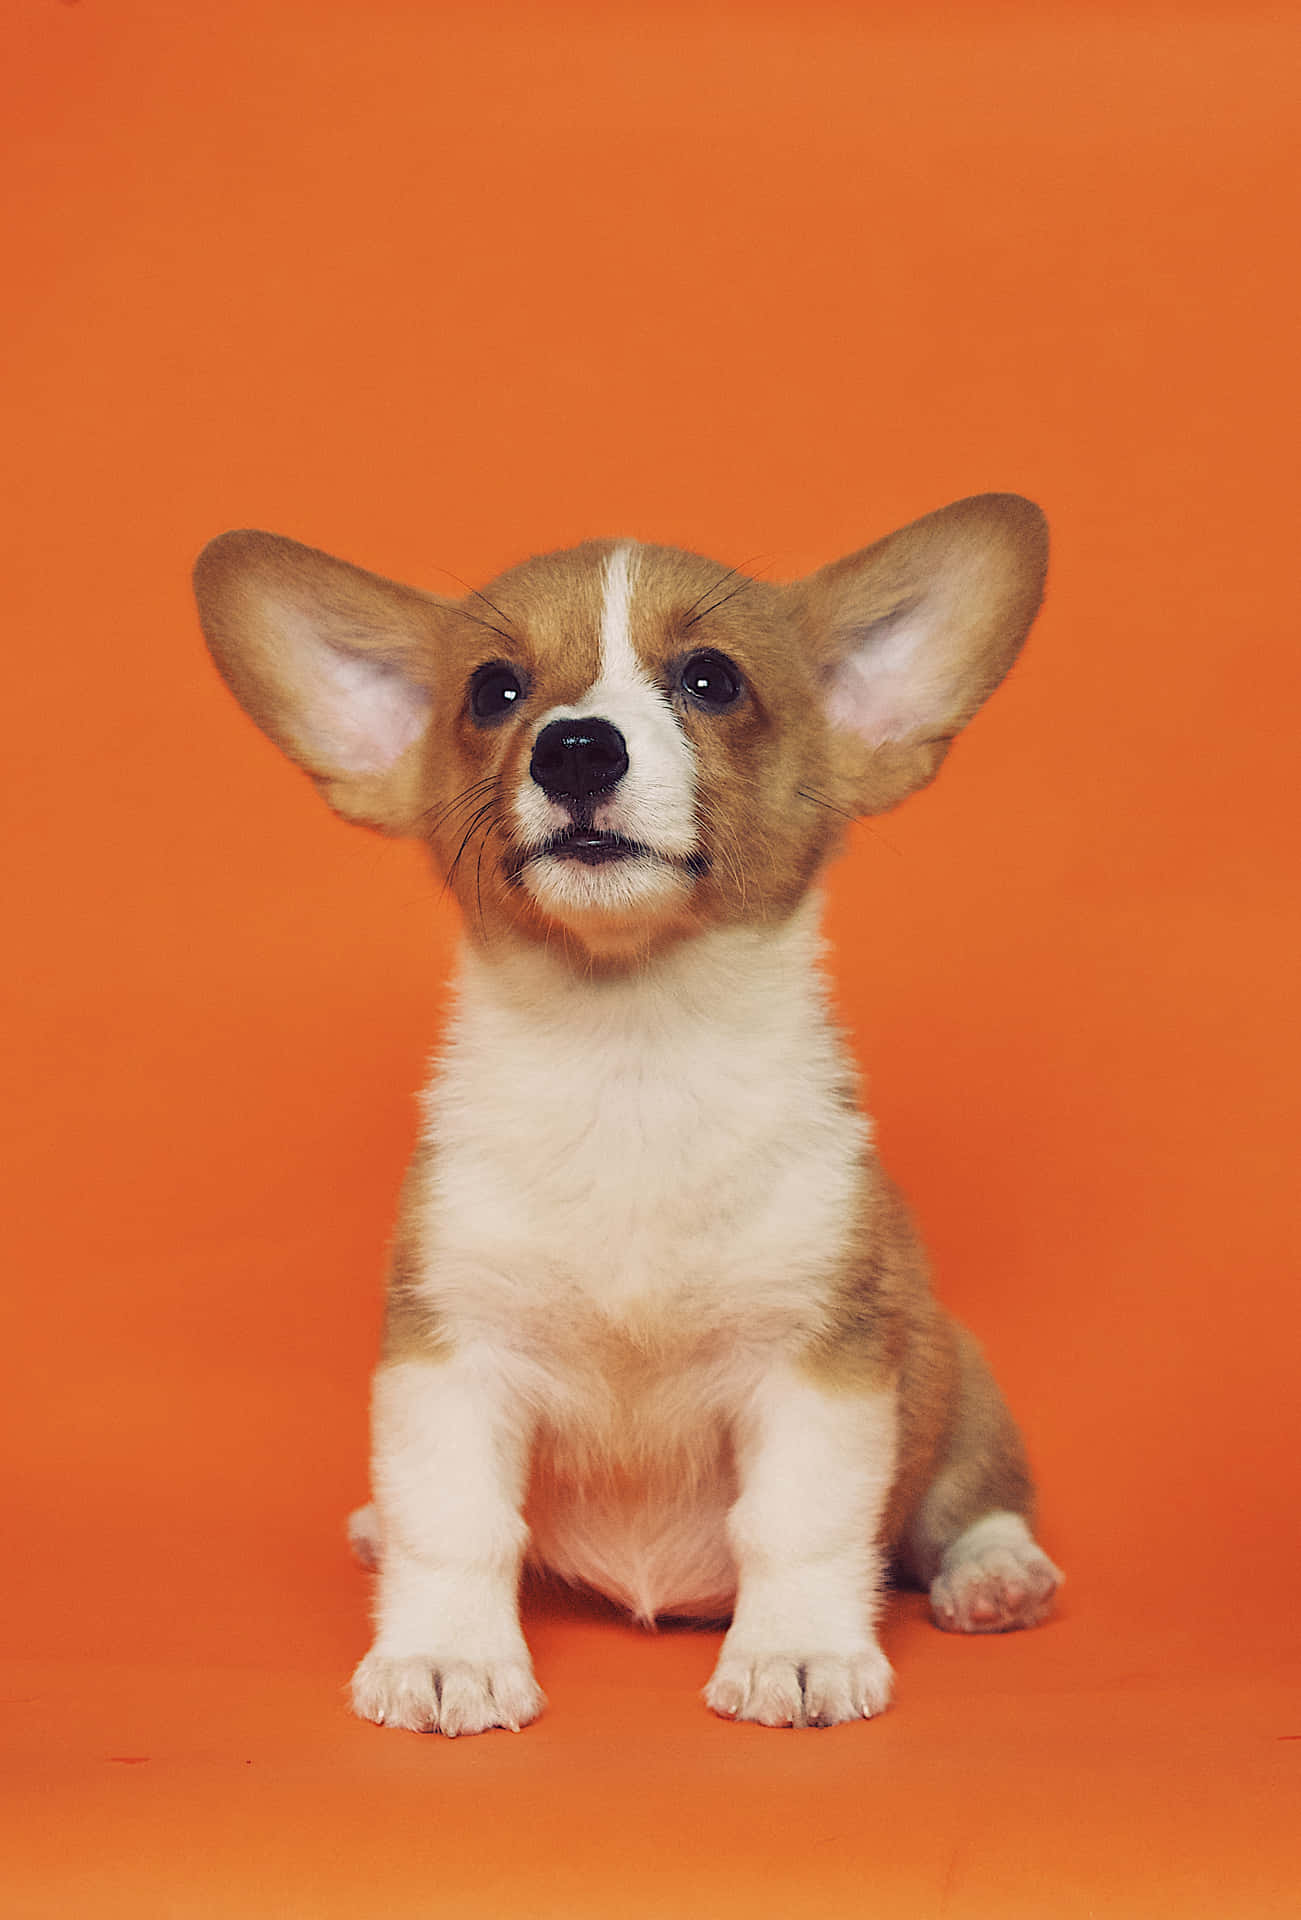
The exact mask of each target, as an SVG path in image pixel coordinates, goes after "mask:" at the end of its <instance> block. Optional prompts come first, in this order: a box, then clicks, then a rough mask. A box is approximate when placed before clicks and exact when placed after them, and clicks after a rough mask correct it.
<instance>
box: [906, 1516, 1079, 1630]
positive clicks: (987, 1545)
mask: <svg viewBox="0 0 1301 1920" xmlns="http://www.w3.org/2000/svg"><path fill="white" fill-rule="evenodd" d="M1061 1583H1062V1575H1061V1573H1060V1571H1059V1570H1058V1569H1057V1568H1056V1567H1055V1566H1054V1565H1053V1563H1052V1561H1051V1560H1050V1559H1049V1558H1048V1555H1047V1554H1046V1553H1045V1552H1044V1550H1043V1548H1042V1547H1041V1546H1039V1545H1038V1543H1037V1542H1036V1540H1035V1538H1034V1535H1033V1534H1032V1533H1031V1532H1030V1529H1029V1527H1027V1525H1026V1523H1025V1521H1024V1520H1023V1519H1022V1518H1021V1516H1020V1514H1019V1513H987V1514H986V1515H985V1516H984V1518H983V1519H981V1520H977V1521H976V1522H975V1524H974V1526H970V1527H968V1528H967V1529H966V1531H965V1532H964V1533H960V1534H959V1535H958V1537H957V1539H956V1540H955V1541H954V1542H953V1545H952V1546H951V1547H949V1548H948V1550H947V1551H946V1553H945V1555H944V1558H943V1560H942V1561H941V1562H940V1570H939V1572H938V1573H937V1574H936V1576H935V1578H934V1580H932V1582H931V1611H932V1613H933V1614H934V1616H935V1624H936V1626H937V1627H943V1628H944V1629H945V1631H946V1632H947V1633H1010V1632H1012V1631H1013V1629H1014V1628H1016V1627H1037V1626H1038V1625H1039V1623H1040V1621H1041V1620H1044V1619H1046V1618H1047V1616H1048V1614H1049V1613H1050V1612H1051V1611H1052V1604H1053V1595H1054V1594H1055V1593H1056V1591H1057V1589H1058V1587H1059V1586H1060V1585H1061Z"/></svg>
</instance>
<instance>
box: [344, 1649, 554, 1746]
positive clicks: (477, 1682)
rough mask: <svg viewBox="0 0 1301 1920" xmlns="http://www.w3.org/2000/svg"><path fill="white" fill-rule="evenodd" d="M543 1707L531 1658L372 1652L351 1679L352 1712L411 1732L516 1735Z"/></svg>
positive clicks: (450, 1734) (380, 1723) (360, 1716)
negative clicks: (497, 1730) (499, 1730)
mask: <svg viewBox="0 0 1301 1920" xmlns="http://www.w3.org/2000/svg"><path fill="white" fill-rule="evenodd" d="M544 1705H545V1696H544V1695H543V1693H542V1690H541V1688H540V1687H539V1686H538V1683H537V1681H536V1680H535V1679H534V1678H533V1673H532V1669H531V1668H530V1667H529V1664H528V1661H527V1659H525V1660H509V1659H507V1660H452V1659H441V1658H438V1657H437V1656H435V1655H433V1654H415V1655H410V1656H407V1657H406V1658H394V1657H393V1656H391V1655H386V1654H381V1653H377V1652H375V1651H374V1650H373V1649H372V1651H371V1652H370V1653H368V1654H367V1655H366V1658H365V1659H364V1660H363V1661H362V1662H361V1665H360V1666H359V1667H358V1668H357V1671H356V1672H355V1673H354V1674H353V1676H352V1710H353V1712H354V1713H355V1714H357V1715H358V1716H359V1718H360V1719H362V1720H374V1721H375V1722H376V1723H377V1724H378V1725H379V1726H382V1727H406V1728H408V1729H409V1730H410V1731H411V1732H412V1733H445V1734H447V1735H449V1736H450V1737H455V1735H457V1734H461V1733H485V1732H486V1731H487V1730H488V1728H489V1727H508V1728H509V1729H510V1731H511V1732H512V1733H518V1732H519V1730H520V1728H521V1727H524V1726H527V1725H528V1723H529V1721H530V1720H536V1719H537V1717H538V1715H539V1714H540V1713H541V1711H542V1708H543V1706H544Z"/></svg>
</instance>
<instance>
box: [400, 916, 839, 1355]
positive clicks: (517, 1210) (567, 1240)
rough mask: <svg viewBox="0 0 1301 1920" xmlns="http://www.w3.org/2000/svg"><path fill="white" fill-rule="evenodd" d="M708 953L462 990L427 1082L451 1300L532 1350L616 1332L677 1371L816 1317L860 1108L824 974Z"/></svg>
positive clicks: (437, 1236) (434, 1248)
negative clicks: (729, 1343)
mask: <svg viewBox="0 0 1301 1920" xmlns="http://www.w3.org/2000/svg"><path fill="white" fill-rule="evenodd" d="M722 957H725V958H729V959H732V960H733V961H735V959H736V957H737V956H735V955H727V956H722ZM752 957H753V956H752ZM719 958H720V956H718V955H717V954H712V955H705V956H698V955H689V956H687V957H686V961H685V963H684V962H682V961H679V963H678V964H677V965H676V966H670V967H665V968H661V969H660V970H658V971H657V972H656V973H655V974H653V975H652V976H650V977H649V978H638V979H636V980H633V981H628V982H621V983H619V984H618V985H617V986H616V987H615V988H613V989H611V988H610V987H608V986H606V987H595V986H591V985H586V986H585V985H583V984H579V985H577V986H575V985H574V984H572V983H565V985H564V986H563V987H562V988H560V989H558V990H557V991H556V992H554V993H550V994H548V993H546V992H543V991H542V990H541V989H542V986H543V985H544V984H545V983H544V982H534V983H533V991H532V992H531V993H530V994H528V995H526V996H524V997H523V1001H522V1003H521V996H520V994H519V993H518V991H516V992H514V993H512V992H510V991H509V990H504V989H503V983H502V982H501V981H499V980H497V979H496V978H494V977H491V976H489V977H488V978H487V979H482V978H480V979H473V980H472V981H471V982H468V983H467V987H468V989H469V990H468V991H465V992H463V996H462V1001H461V1006H460V1009H459V1011H458V1016H457V1019H456V1021H455V1023H454V1025H453V1028H452V1032H451V1036H450V1044H449V1047H448V1050H447V1053H446V1056H445V1058H444V1060H443V1062H442V1065H441V1071H440V1072H439V1074H438V1075H437V1077H436V1078H435V1081H434V1084H433V1085H432V1087H431V1089H430V1091H429V1093H428V1095H427V1096H426V1134H427V1139H428V1144H429V1146H430V1149H431V1161H432V1179H431V1181H430V1187H429V1199H428V1206H427V1220H426V1227H427V1232H426V1242H427V1245H428V1247H429V1250H430V1258H429V1263H428V1268H427V1270H428V1272H429V1274H430V1284H431V1286H432V1287H433V1288H435V1289H436V1290H437V1292H438V1295H439V1305H440V1308H441V1309H442V1310H443V1311H444V1312H448V1311H451V1312H453V1313H456V1314H459V1315H460V1316H461V1317H462V1319H463V1320H465V1319H468V1320H470V1321H472V1322H474V1323H475V1325H476V1328H477V1329H478V1330H481V1331H484V1332H486V1331H487V1330H488V1327H489V1324H490V1323H495V1324H496V1326H497V1329H498V1331H499V1332H509V1334H510V1336H511V1337H512V1338H514V1339H517V1340H520V1341H523V1342H525V1343H527V1345H528V1347H529V1349H530V1351H531V1352H533V1353H534V1354H538V1353H540V1352H546V1351H560V1350H564V1351H570V1352H572V1351H573V1350H574V1349H576V1348H577V1347H579V1346H584V1347H586V1348H588V1349H589V1350H590V1349H591V1348H592V1346H593V1344H594V1343H600V1342H605V1343H606V1344H607V1345H610V1344H613V1345H614V1346H615V1347H617V1346H618V1345H620V1344H621V1343H622V1344H623V1345H625V1346H626V1345H628V1344H629V1343H631V1346H632V1347H633V1348H634V1349H636V1350H638V1351H640V1352H641V1353H643V1354H649V1353H650V1352H652V1351H663V1352H664V1353H665V1354H666V1355H667V1354H668V1353H670V1352H672V1353H674V1354H676V1356H677V1360H678V1362H679V1363H681V1362H685V1361H686V1360H687V1359H689V1358H690V1357H691V1356H693V1355H694V1356H696V1357H700V1356H702V1355H705V1354H707V1353H708V1352H709V1351H711V1350H712V1349H713V1348H714V1347H716V1345H717V1343H718V1342H719V1341H720V1339H725V1338H728V1337H733V1338H743V1339H744V1340H746V1341H753V1340H756V1339H762V1338H764V1337H765V1336H771V1337H780V1336H781V1335H783V1334H786V1333H789V1332H790V1331H791V1330H792V1328H793V1327H795V1326H798V1325H799V1324H801V1323H802V1322H805V1321H809V1320H812V1319H815V1318H816V1317H817V1312H818V1308H819V1304H820V1301H821V1299H822V1297H823V1291H824V1288H825V1286H826V1285H827V1284H828V1283H829V1282H830V1280H831V1278H832V1277H833V1276H834V1273H835V1271H836V1268H837V1262H838V1260H839V1258H840V1257H841V1255H842V1252H843V1248H844V1244H845V1237H846V1233H847V1229H848V1223H849V1221H850V1218H851V1216H852V1213H853V1209H854V1202H855V1197H856V1194H857V1189H858V1182H859V1180H860V1179H861V1168H862V1158H863V1153H864V1150H865V1147H866V1144H867V1126H866V1122H865V1121H864V1120H863V1118H862V1116H861V1115H860V1114H859V1113H858V1111H857V1109H856V1107H855V1106H854V1104H853V1101H852V1099H851V1098H850V1097H849V1070H848V1068H847V1064H846V1061H845V1058H844V1055H843V1051H842V1048H841V1045H840V1041H839V1036H838V1035H837V1034H836V1033H835V1032H834V1029H833V1028H832V1027H831V1025H830V1023H829V1022H828V1020H827V1018H826V1014H825V1009H824V1006H823V1003H822V996H821V992H820V990H819V983H816V982H810V981H809V980H808V978H807V977H805V975H804V974H801V973H800V972H798V971H794V977H792V973H793V970H792V969H791V968H790V967H789V966H787V967H777V968H774V967H773V966H772V965H771V961H772V959H773V955H772V954H771V953H768V954H761V955H760V956H759V958H760V959H762V960H764V961H767V962H768V963H769V964H768V965H767V966H766V967H760V968H757V969H756V968H755V967H751V968H750V969H748V970H747V969H745V968H744V967H738V966H736V965H735V964H733V965H732V966H730V967H720V966H718V965H717V962H718V960H719ZM711 959H712V960H713V961H714V962H715V965H714V967H713V969H712V970H707V969H706V968H705V967H704V966H703V965H702V961H708V960H711ZM692 960H694V961H695V962H696V965H695V967H694V968H693V967H692V966H691V964H690V962H691V961H692ZM756 971H758V972H760V973H761V975H762V977H761V978H760V979H758V980H756V979H755V978H754V977H753V975H754V973H755V972H756ZM702 974H703V977H702ZM774 976H775V977H774ZM517 985H518V983H517V982H514V981H507V982H506V983H505V987H506V989H509V987H511V986H516V987H517ZM781 989H785V991H784V992H783V991H782V990H781ZM608 1364H611V1363H610V1362H607V1365H608Z"/></svg>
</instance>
